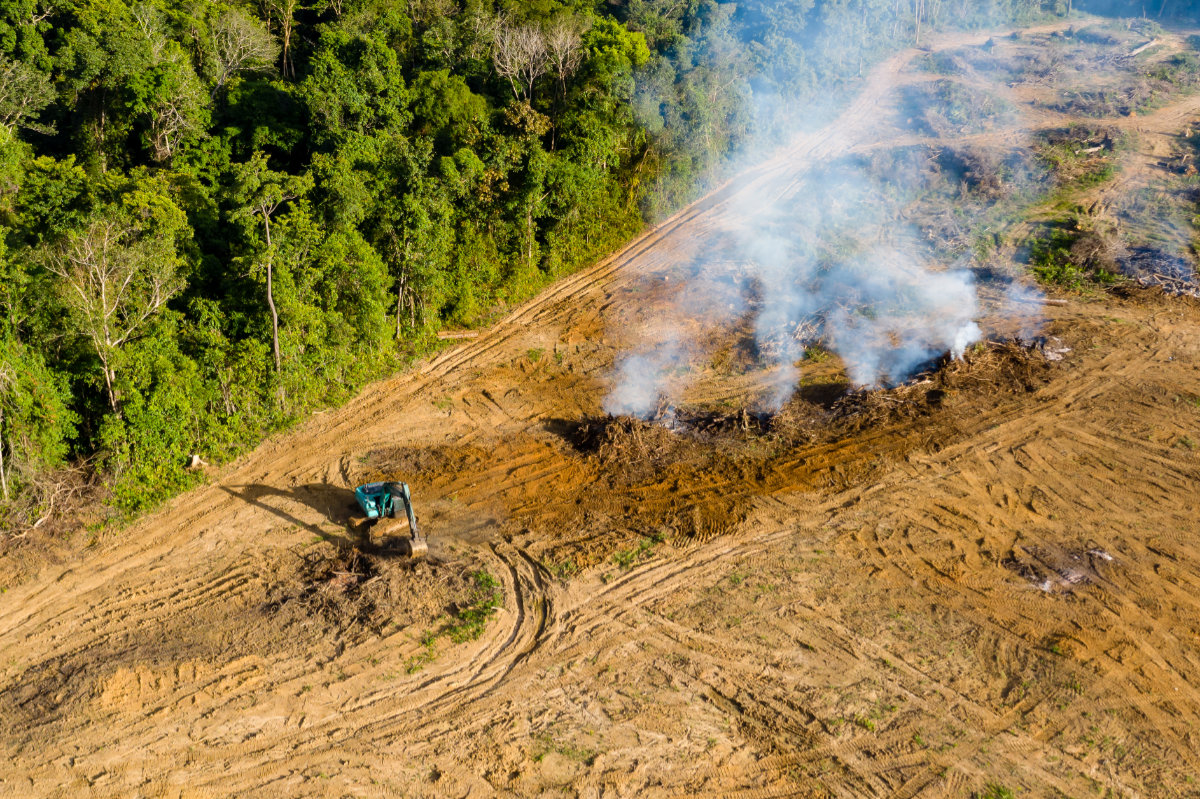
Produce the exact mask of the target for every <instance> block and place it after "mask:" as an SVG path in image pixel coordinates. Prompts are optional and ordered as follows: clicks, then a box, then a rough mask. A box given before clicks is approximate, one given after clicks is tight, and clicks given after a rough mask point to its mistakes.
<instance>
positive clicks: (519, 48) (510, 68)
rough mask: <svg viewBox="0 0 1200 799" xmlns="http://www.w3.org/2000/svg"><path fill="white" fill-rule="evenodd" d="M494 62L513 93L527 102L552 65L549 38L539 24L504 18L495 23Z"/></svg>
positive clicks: (498, 72) (497, 71)
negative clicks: (517, 23) (528, 23)
mask: <svg viewBox="0 0 1200 799" xmlns="http://www.w3.org/2000/svg"><path fill="white" fill-rule="evenodd" d="M493 44H494V46H493V50H492V61H493V63H494V64H495V66H496V74H498V75H499V76H500V77H502V78H504V79H505V80H507V81H508V83H509V85H510V86H511V87H512V90H513V95H515V96H516V97H517V98H518V99H521V100H524V101H525V102H526V103H528V102H530V100H531V99H532V98H533V84H534V83H535V82H536V81H537V79H538V78H540V77H541V76H542V75H545V74H546V70H547V69H548V68H549V66H550V59H549V53H548V50H547V46H546V37H545V35H544V34H543V33H542V30H541V28H538V27H537V26H536V25H515V24H513V23H511V22H508V21H506V20H501V21H500V22H499V23H498V24H497V26H496V33H495V39H494V42H493Z"/></svg>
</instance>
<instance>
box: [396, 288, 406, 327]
mask: <svg viewBox="0 0 1200 799" xmlns="http://www.w3.org/2000/svg"><path fill="white" fill-rule="evenodd" d="M405 282H406V281H405V280H404V273H403V272H402V273H401V274H400V279H399V280H397V281H396V341H399V340H400V319H401V314H402V313H403V311H404V284H405Z"/></svg>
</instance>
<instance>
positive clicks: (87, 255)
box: [42, 210, 185, 415]
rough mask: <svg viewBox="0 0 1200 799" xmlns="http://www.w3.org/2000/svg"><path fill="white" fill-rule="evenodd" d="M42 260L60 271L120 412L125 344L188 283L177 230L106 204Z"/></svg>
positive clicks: (67, 295) (67, 299) (62, 289)
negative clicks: (145, 226) (155, 226)
mask: <svg viewBox="0 0 1200 799" xmlns="http://www.w3.org/2000/svg"><path fill="white" fill-rule="evenodd" d="M42 262H43V264H44V265H45V267H46V269H47V270H48V271H50V272H51V273H52V274H54V275H55V276H57V277H58V280H59V290H60V293H61V296H62V300H63V302H64V304H65V305H66V307H67V308H68V309H69V310H70V312H71V315H72V317H73V321H74V322H75V324H76V326H77V327H78V330H79V332H80V333H81V334H82V335H83V336H84V337H85V338H86V339H87V340H88V342H89V343H90V344H91V347H92V349H93V350H94V352H95V353H96V357H97V358H98V359H99V361H100V366H101V371H102V372H103V374H104V387H105V393H106V395H107V397H108V404H109V407H110V408H111V409H112V411H113V413H115V414H118V415H120V412H121V411H120V403H119V401H118V398H117V394H116V390H115V388H114V386H115V383H116V374H117V369H118V367H119V365H120V355H121V349H122V347H124V346H125V344H126V343H128V342H129V341H130V339H132V338H133V337H134V336H135V335H136V334H137V333H138V332H139V331H140V330H141V329H142V328H143V327H144V326H145V324H146V322H147V321H148V320H149V319H150V318H151V317H152V316H154V315H155V314H156V313H158V312H159V311H160V310H161V309H162V307H163V306H164V305H166V303H167V300H169V299H170V298H171V297H172V296H174V295H175V294H176V293H177V292H178V291H179V290H180V289H182V288H183V286H184V282H185V281H184V277H183V274H182V270H181V266H182V263H181V261H180V258H179V256H178V254H177V253H176V251H175V242H174V238H173V236H171V235H170V234H169V233H168V232H165V231H159V230H150V231H145V230H142V229H139V227H138V225H137V224H136V222H135V221H134V220H132V219H130V218H129V217H128V216H127V215H126V214H124V213H121V212H120V211H114V210H108V211H106V212H104V213H102V214H101V215H100V216H98V217H97V218H95V219H93V220H92V221H91V222H90V223H89V224H88V225H87V226H86V227H85V228H84V229H83V230H81V231H74V232H71V233H69V234H67V236H66V237H65V239H64V240H62V241H61V242H59V243H58V244H55V245H52V246H51V247H50V248H49V249H48V251H47V252H45V254H44V257H43V259H42Z"/></svg>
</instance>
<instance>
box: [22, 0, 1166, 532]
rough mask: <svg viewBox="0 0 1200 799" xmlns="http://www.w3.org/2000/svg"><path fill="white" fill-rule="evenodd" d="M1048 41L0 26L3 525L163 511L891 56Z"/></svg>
mask: <svg viewBox="0 0 1200 799" xmlns="http://www.w3.org/2000/svg"><path fill="white" fill-rule="evenodd" d="M1161 1H1162V0H1155V2H1156V3H1157V2H1161ZM1167 2H1171V0H1167ZM1174 2H1175V3H1178V2H1179V0H1174ZM1152 10H1153V9H1152ZM1066 11H1067V0H1054V1H1053V2H1050V3H1049V4H1046V3H1043V2H1041V1H1040V0H959V2H957V3H954V2H939V0H750V1H749V2H744V3H732V2H715V0H613V2H608V3H601V4H596V5H592V4H588V3H585V2H579V1H576V2H572V1H571V0H568V2H559V0H533V1H532V2H520V3H518V2H501V3H498V4H494V3H492V2H490V1H489V2H479V0H466V2H465V3H462V2H456V0H408V2H404V3H391V2H382V1H381V0H313V2H310V3H308V4H305V3H301V2H299V0H260V2H258V3H237V2H234V3H229V4H226V3H221V2H215V1H214V0H183V2H180V3H178V4H176V3H165V2H162V1H161V0H148V1H147V2H140V3H134V4H130V3H127V2H125V1H124V0H2V2H0V270H2V271H3V277H2V279H0V456H2V460H0V483H2V488H3V506H2V507H3V508H4V510H3V511H2V513H3V515H2V516H0V525H7V526H9V527H15V526H18V525H21V524H25V523H28V521H29V520H30V519H35V518H39V517H40V516H41V515H42V514H44V513H45V512H46V510H47V509H48V508H49V507H50V506H51V505H52V504H53V502H54V501H55V497H56V492H60V491H62V490H63V488H62V487H63V486H64V485H67V484H69V483H70V479H68V475H75V477H74V478H71V479H76V480H78V479H80V478H79V475H80V474H85V475H90V476H92V479H93V481H99V482H100V483H101V484H102V485H103V486H104V489H105V492H106V494H107V497H108V499H107V500H106V501H107V502H108V503H109V505H110V506H111V507H112V508H114V509H117V510H119V511H120V512H123V513H128V512H133V511H137V510H139V509H141V508H144V507H146V506H148V505H151V504H153V503H155V502H157V501H159V500H161V498H163V497H164V496H168V495H170V494H171V493H173V492H175V491H177V490H179V489H180V488H182V487H184V486H186V485H187V484H188V481H189V480H191V479H194V478H193V477H192V476H191V475H189V473H188V472H186V471H185V469H184V463H185V457H186V455H187V454H188V453H190V452H200V453H202V454H203V456H204V457H205V458H206V459H208V460H209V461H210V462H220V461H222V460H225V459H228V458H230V457H232V456H234V455H236V454H237V453H239V452H240V451H243V450H245V449H246V448H248V447H250V446H253V445H254V444H255V443H257V442H258V441H260V440H261V439H262V437H263V436H264V435H266V434H268V433H270V432H271V431H272V430H275V429H278V428H280V427H281V426H284V425H286V424H288V423H289V422H291V421H294V420H296V419H298V418H301V417H302V416H303V415H304V414H306V413H308V412H310V411H311V410H312V409H314V408H318V407H321V406H326V405H328V404H331V403H337V402H340V401H342V400H344V399H346V398H347V397H348V396H349V395H350V394H351V393H352V392H353V391H355V389H356V388H357V387H359V386H361V385H362V384H363V383H364V382H365V381H368V380H371V379H373V378H376V377H379V376H381V375H384V374H386V373H388V372H390V371H394V370H395V369H397V368H398V367H399V366H400V365H401V364H403V363H404V362H405V360H406V359H407V358H409V357H411V356H412V355H414V354H418V353H420V352H422V351H424V350H425V349H427V348H428V346H429V343H430V341H431V340H432V336H433V333H434V332H436V330H437V329H438V328H439V327H442V326H446V325H470V324H472V323H475V322H478V321H480V320H482V319H485V318H486V317H487V316H488V315H489V314H490V313H494V311H495V310H496V309H497V308H499V307H503V305H504V304H505V303H511V302H513V301H515V300H517V299H520V298H522V297H525V296H528V295H529V294H530V293H531V292H532V291H534V290H536V289H537V288H538V287H539V286H541V285H543V284H544V283H545V282H546V281H547V280H550V279H553V278H554V277H556V276H559V275H562V274H564V273H566V272H568V271H570V270H572V269H575V268H577V267H579V266H581V265H584V264H586V263H589V262H591V261H594V260H595V259H596V258H597V257H599V256H601V255H603V254H604V253H606V252H608V251H610V250H611V249H612V248H613V247H615V246H616V245H618V244H619V243H620V242H622V241H623V240H626V239H627V238H628V237H630V236H631V235H632V234H634V233H635V232H637V231H638V230H639V229H640V228H641V226H642V225H643V224H644V223H645V222H646V220H648V219H653V218H655V217H657V216H660V215H661V214H663V213H665V212H666V211H668V210H670V209H671V208H674V207H677V206H678V205H679V204H681V203H682V202H684V201H686V200H688V199H689V198H691V197H693V196H694V195H695V193H696V192H697V191H699V190H701V188H702V187H703V186H704V185H705V181H707V180H711V179H713V178H714V176H716V175H718V174H719V173H720V170H721V168H722V165H723V164H726V163H730V158H731V156H733V155H735V154H736V153H738V152H739V150H741V149H742V148H744V147H745V146H746V145H747V143H748V142H751V141H754V140H755V138H756V137H758V136H760V135H763V134H764V132H767V131H770V130H772V129H774V130H775V132H776V133H778V131H779V129H780V128H781V127H782V128H785V129H786V127H787V126H789V125H792V124H797V123H802V122H803V120H804V119H805V113H806V108H807V107H808V104H809V103H810V102H811V101H812V100H813V99H814V98H815V97H817V96H818V95H819V96H821V97H827V96H829V94H830V93H831V92H830V89H831V87H832V88H836V87H838V86H843V85H851V84H852V83H853V81H854V80H855V79H856V78H858V77H859V76H861V75H862V74H863V72H864V69H865V68H866V67H867V66H869V64H870V63H871V62H872V61H873V60H875V59H877V58H878V57H879V56H881V55H882V54H884V53H886V52H887V51H889V50H892V49H894V48H896V47H898V46H902V45H907V44H911V43H912V42H913V41H914V39H918V38H919V37H920V36H921V35H922V34H923V32H925V31H927V30H929V29H931V28H936V27H944V26H945V25H947V24H954V25H964V24H970V25H974V26H983V25H989V24H996V23H1001V22H1006V21H1014V20H1015V21H1020V20H1022V19H1030V18H1033V17H1036V16H1041V15H1045V14H1061V13H1064V12H1066ZM1136 11H1140V9H1136Z"/></svg>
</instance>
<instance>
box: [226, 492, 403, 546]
mask: <svg viewBox="0 0 1200 799" xmlns="http://www.w3.org/2000/svg"><path fill="white" fill-rule="evenodd" d="M220 488H221V490H222V491H225V492H226V493H227V494H229V495H230V496H234V497H237V498H238V499H240V500H242V501H244V502H247V503H249V504H251V505H253V506H255V507H256V508H260V509H262V510H265V511H267V512H268V513H270V514H272V515H274V516H276V517H278V518H280V519H282V520H283V521H285V522H287V523H288V524H292V525H295V526H297V527H300V528H302V529H304V530H308V531H309V532H311V533H312V534H313V535H316V536H318V537H320V538H322V539H324V540H325V541H328V542H329V543H331V544H333V545H334V546H335V547H336V548H337V549H338V551H339V552H348V551H350V550H352V549H357V550H358V551H359V552H362V553H365V554H369V555H375V556H377V557H393V556H395V557H401V556H405V555H408V554H409V544H408V542H407V541H406V540H404V539H403V538H402V537H397V536H387V537H384V538H382V539H380V538H378V537H374V536H372V535H371V534H370V530H369V528H368V527H367V526H366V525H363V524H360V523H358V516H360V515H361V513H362V512H361V511H360V510H359V509H358V503H357V502H356V501H355V499H354V491H353V489H349V488H341V487H338V486H333V485H329V484H328V483H308V484H307V485H300V486H295V487H292V488H279V487H277V486H272V485H265V484H263V483H251V484H247V485H240V486H225V485H223V486H220ZM294 504H299V505H303V506H305V507H306V508H308V509H310V510H313V511H316V512H317V513H318V514H320V516H321V517H322V519H323V521H324V522H325V523H322V522H316V523H314V522H312V521H305V520H304V519H301V518H300V517H299V516H297V515H295V514H294V513H293V512H292V510H291V506H293V505H294ZM303 515H305V516H309V515H310V514H307V513H305V514H303ZM330 525H336V526H337V527H341V528H344V530H345V534H344V535H342V534H339V533H337V532H333V531H331V530H330V529H329V526H330Z"/></svg>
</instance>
